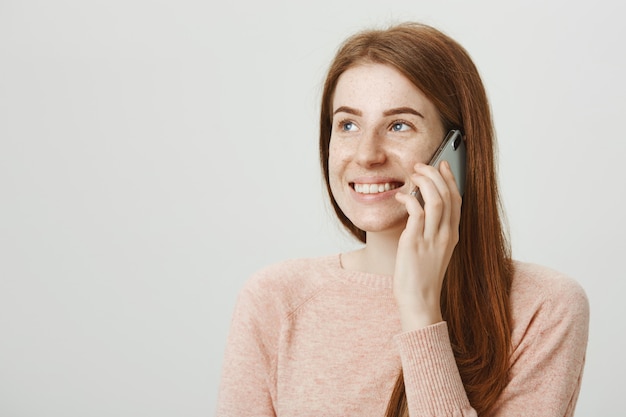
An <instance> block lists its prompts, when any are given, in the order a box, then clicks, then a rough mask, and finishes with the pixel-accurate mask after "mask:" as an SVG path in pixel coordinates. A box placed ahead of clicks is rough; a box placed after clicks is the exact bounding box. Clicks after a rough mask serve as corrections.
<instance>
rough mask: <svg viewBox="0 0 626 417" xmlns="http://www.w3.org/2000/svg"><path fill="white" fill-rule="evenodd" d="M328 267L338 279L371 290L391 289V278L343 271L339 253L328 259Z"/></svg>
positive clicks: (347, 270) (390, 276) (368, 273)
mask: <svg viewBox="0 0 626 417" xmlns="http://www.w3.org/2000/svg"><path fill="white" fill-rule="evenodd" d="M329 260H330V266H331V267H332V269H333V270H334V271H335V272H336V274H337V275H338V276H339V278H341V279H343V280H346V281H350V282H354V283H357V284H360V285H364V286H367V287H371V288H378V289H392V288H393V276H392V275H382V274H374V273H371V272H363V271H355V270H350V269H345V268H344V266H343V263H342V261H341V253H339V254H337V255H334V256H331V257H330V259H329Z"/></svg>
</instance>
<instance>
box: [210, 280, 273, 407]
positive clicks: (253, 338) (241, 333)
mask: <svg viewBox="0 0 626 417" xmlns="http://www.w3.org/2000/svg"><path fill="white" fill-rule="evenodd" d="M258 294H259V292H258V291H255V290H253V289H252V288H250V285H249V284H248V285H247V286H246V287H245V288H244V289H243V290H242V292H241V293H240V295H239V298H238V300H237V305H236V307H235V312H234V314H233V319H232V323H231V328H230V333H229V336H228V340H227V343H226V350H225V354H224V361H223V366H222V379H221V383H220V390H219V395H218V401H217V414H216V416H217V417H230V416H242V417H243V416H250V417H252V416H254V417H257V416H258V417H274V416H275V413H274V409H273V406H272V403H273V401H272V395H271V387H272V386H273V384H272V377H271V375H273V374H272V368H273V363H274V355H275V345H274V340H276V339H275V337H273V331H274V330H275V329H277V328H278V325H279V324H278V322H276V323H274V326H272V323H273V320H272V314H271V312H272V310H273V309H272V308H271V306H269V305H264V304H269V303H268V302H267V300H265V301H264V300H263V299H262V298H261V297H259V295H258ZM268 324H269V325H268ZM276 331H277V330H276Z"/></svg>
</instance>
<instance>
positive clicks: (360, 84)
mask: <svg viewBox="0 0 626 417" xmlns="http://www.w3.org/2000/svg"><path fill="white" fill-rule="evenodd" d="M340 106H350V107H355V108H359V109H360V110H363V111H368V110H371V111H384V110H385V109H389V108H394V107H402V106H410V107H414V108H416V109H417V110H419V111H420V112H425V113H435V114H436V113H437V110H436V108H435V106H434V105H433V104H432V103H431V101H430V100H429V99H428V98H427V97H426V96H425V95H424V93H423V92H422V91H421V90H420V89H419V88H417V87H416V86H415V85H414V84H413V83H412V82H411V80H409V79H408V78H407V77H406V76H404V74H402V73H401V72H400V71H398V70H397V69H395V68H394V67H392V66H390V65H385V64H370V63H368V64H360V65H357V66H354V67H351V68H349V69H347V70H346V71H344V72H343V73H342V74H341V75H340V76H339V79H338V80H337V86H336V87H335V93H334V94H333V99H332V108H333V111H334V110H335V109H336V108H338V107H340Z"/></svg>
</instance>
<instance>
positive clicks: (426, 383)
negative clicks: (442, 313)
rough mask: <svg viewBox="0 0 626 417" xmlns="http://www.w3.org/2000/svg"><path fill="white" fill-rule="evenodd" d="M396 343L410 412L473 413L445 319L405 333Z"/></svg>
mask: <svg viewBox="0 0 626 417" xmlns="http://www.w3.org/2000/svg"><path fill="white" fill-rule="evenodd" d="M396 343H397V345H398V347H399V350H400V357H401V359H402V372H403V375H404V385H405V389H406V397H407V403H408V406H409V415H410V416H429V417H435V416H451V417H461V416H462V417H473V416H476V411H475V410H474V409H473V408H472V407H471V406H470V403H469V400H468V399H467V394H466V393H465V388H464V387H463V382H462V381H461V375H460V374H459V370H458V368H457V365H456V361H455V359H454V354H453V352H452V345H451V344H450V337H449V336H448V326H447V324H446V323H445V322H442V323H438V324H434V325H432V326H429V327H426V328H424V329H420V330H416V331H412V332H406V333H401V334H399V335H397V336H396Z"/></svg>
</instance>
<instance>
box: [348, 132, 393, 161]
mask: <svg viewBox="0 0 626 417" xmlns="http://www.w3.org/2000/svg"><path fill="white" fill-rule="evenodd" d="M382 141H383V138H382V137H381V136H379V135H378V134H377V133H376V132H374V131H371V132H367V133H366V134H364V135H363V136H361V138H359V145H358V147H357V150H356V157H355V160H356V162H357V163H358V164H359V165H361V166H364V167H372V166H377V165H382V164H384V163H385V161H386V160H387V155H386V154H385V150H384V146H383V143H382Z"/></svg>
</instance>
